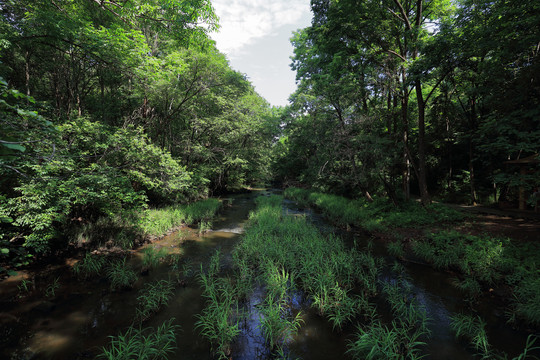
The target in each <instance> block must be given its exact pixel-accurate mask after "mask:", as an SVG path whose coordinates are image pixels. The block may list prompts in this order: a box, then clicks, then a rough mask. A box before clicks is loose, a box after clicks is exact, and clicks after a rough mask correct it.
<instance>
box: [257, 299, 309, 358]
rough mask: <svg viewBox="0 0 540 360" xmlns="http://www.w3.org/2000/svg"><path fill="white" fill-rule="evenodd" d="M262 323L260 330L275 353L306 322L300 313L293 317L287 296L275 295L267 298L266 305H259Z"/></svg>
mask: <svg viewBox="0 0 540 360" xmlns="http://www.w3.org/2000/svg"><path fill="white" fill-rule="evenodd" d="M259 310H260V315H261V322H260V325H259V326H260V328H261V330H262V332H263V336H264V339H265V341H266V343H267V344H268V346H269V347H270V350H272V351H275V350H276V349H277V348H280V347H281V346H282V345H283V344H284V343H285V342H286V341H287V340H289V339H290V338H291V337H292V336H293V335H295V334H296V333H297V332H298V330H299V329H300V325H301V324H302V323H303V322H304V321H303V320H302V315H301V313H300V312H298V313H296V315H294V316H291V315H290V314H289V312H290V311H289V307H288V304H287V298H286V296H283V297H279V296H276V295H275V294H273V293H269V294H268V295H267V296H266V299H265V301H264V303H262V304H260V305H259Z"/></svg>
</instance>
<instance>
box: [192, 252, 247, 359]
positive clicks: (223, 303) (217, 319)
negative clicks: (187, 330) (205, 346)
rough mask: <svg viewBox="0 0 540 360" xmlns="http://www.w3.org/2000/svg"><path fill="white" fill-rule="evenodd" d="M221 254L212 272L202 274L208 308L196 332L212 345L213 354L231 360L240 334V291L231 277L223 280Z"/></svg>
mask: <svg viewBox="0 0 540 360" xmlns="http://www.w3.org/2000/svg"><path fill="white" fill-rule="evenodd" d="M219 272H220V255H219V252H216V254H215V255H214V256H213V257H212V259H211V262H210V266H209V269H208V271H207V273H205V272H204V271H203V269H202V265H201V272H200V279H201V285H202V287H203V297H205V298H206V307H205V308H204V309H203V311H202V313H201V314H199V315H197V318H198V320H197V322H196V328H198V329H199V330H200V332H201V335H203V336H204V337H206V338H207V339H208V341H210V343H211V344H212V350H213V351H214V353H215V354H216V355H217V356H218V357H219V358H220V359H228V358H229V357H230V355H231V351H232V348H231V345H232V343H233V341H234V339H235V338H236V337H237V336H238V334H240V328H239V311H238V298H237V296H236V293H237V292H236V289H235V287H234V286H233V283H232V281H231V279H230V278H228V277H226V278H225V277H219Z"/></svg>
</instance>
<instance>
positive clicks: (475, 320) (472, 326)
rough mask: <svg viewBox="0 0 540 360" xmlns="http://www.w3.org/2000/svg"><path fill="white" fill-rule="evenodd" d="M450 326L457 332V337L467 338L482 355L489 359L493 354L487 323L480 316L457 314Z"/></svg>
mask: <svg viewBox="0 0 540 360" xmlns="http://www.w3.org/2000/svg"><path fill="white" fill-rule="evenodd" d="M450 319H451V323H450V327H451V328H452V330H454V332H455V333H456V337H458V338H459V337H463V338H465V339H467V341H468V342H469V344H471V346H473V347H474V348H475V349H476V350H477V351H478V352H479V353H480V355H481V356H482V357H483V358H485V359H488V358H490V357H491V356H492V351H491V346H490V345H489V342H488V337H487V333H486V329H485V327H486V323H485V322H484V321H483V320H482V319H481V318H480V316H476V317H475V316H471V315H465V314H456V315H454V316H451V318H450Z"/></svg>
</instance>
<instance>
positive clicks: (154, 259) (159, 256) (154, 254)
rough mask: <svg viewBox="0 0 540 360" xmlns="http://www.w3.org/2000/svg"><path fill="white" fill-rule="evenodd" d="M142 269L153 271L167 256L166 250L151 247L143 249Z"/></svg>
mask: <svg viewBox="0 0 540 360" xmlns="http://www.w3.org/2000/svg"><path fill="white" fill-rule="evenodd" d="M142 253H143V259H142V263H143V267H144V268H145V269H155V268H156V267H157V266H158V265H159V264H160V263H161V262H162V261H163V260H164V259H165V257H166V256H167V249H165V248H159V249H156V248H155V247H153V246H149V247H146V248H144V249H143V251H142Z"/></svg>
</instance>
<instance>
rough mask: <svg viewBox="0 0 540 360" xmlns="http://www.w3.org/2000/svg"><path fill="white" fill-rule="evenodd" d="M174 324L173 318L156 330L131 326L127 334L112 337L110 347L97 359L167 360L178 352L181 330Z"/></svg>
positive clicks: (104, 349) (103, 350) (103, 349)
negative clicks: (178, 334) (177, 344)
mask: <svg viewBox="0 0 540 360" xmlns="http://www.w3.org/2000/svg"><path fill="white" fill-rule="evenodd" d="M173 322H174V318H171V319H169V320H168V321H165V322H164V323H163V324H161V325H160V326H158V327H157V328H156V329H154V328H145V329H137V328H135V327H133V326H130V327H129V328H128V330H127V331H126V332H125V333H123V334H120V335H118V336H110V339H111V343H110V345H109V346H108V347H104V348H102V352H101V354H99V355H98V356H97V359H106V360H132V359H138V360H167V359H169V356H170V355H171V354H172V353H174V351H175V350H176V335H177V332H178V331H179V330H180V326H179V325H173Z"/></svg>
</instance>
